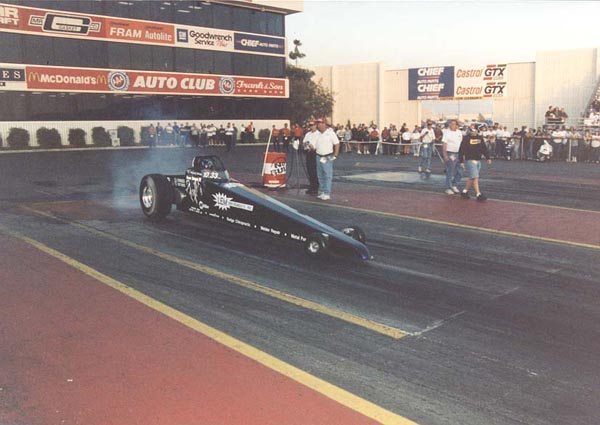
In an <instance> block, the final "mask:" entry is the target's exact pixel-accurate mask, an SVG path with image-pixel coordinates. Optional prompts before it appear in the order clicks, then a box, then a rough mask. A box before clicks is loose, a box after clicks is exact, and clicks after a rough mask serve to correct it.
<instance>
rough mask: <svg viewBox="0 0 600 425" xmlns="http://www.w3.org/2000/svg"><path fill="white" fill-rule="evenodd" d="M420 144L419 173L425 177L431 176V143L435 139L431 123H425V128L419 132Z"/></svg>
mask: <svg viewBox="0 0 600 425" xmlns="http://www.w3.org/2000/svg"><path fill="white" fill-rule="evenodd" d="M419 139H420V142H421V162H420V163H419V173H423V172H425V176H426V177H429V176H430V175H431V153H432V143H433V141H434V139H435V132H434V131H433V128H432V125H431V122H429V121H428V122H427V126H426V127H425V128H424V129H423V130H421V134H420V137H419Z"/></svg>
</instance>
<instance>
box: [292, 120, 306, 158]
mask: <svg viewBox="0 0 600 425" xmlns="http://www.w3.org/2000/svg"><path fill="white" fill-rule="evenodd" d="M293 134H294V142H293V143H294V149H298V148H299V146H300V142H301V141H302V138H303V137H304V130H302V127H300V125H298V123H296V124H294V133H293ZM299 152H302V150H299Z"/></svg>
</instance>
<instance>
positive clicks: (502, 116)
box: [492, 62, 536, 130]
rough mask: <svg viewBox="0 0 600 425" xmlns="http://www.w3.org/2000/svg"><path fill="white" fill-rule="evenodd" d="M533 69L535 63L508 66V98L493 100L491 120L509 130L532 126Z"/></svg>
mask: <svg viewBox="0 0 600 425" xmlns="http://www.w3.org/2000/svg"><path fill="white" fill-rule="evenodd" d="M535 69H536V64H535V62H526V63H511V64H508V69H507V74H508V88H507V94H508V96H507V97H506V98H500V99H494V101H493V115H492V118H493V120H494V121H495V122H498V123H500V124H503V125H506V126H507V127H508V128H509V129H511V130H512V129H513V128H515V127H518V128H519V129H520V128H521V126H524V125H526V126H528V127H530V126H533V125H534V123H535Z"/></svg>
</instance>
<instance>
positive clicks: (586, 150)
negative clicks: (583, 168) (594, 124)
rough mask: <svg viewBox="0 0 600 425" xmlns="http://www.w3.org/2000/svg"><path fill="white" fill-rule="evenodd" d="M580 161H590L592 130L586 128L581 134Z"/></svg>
mask: <svg viewBox="0 0 600 425" xmlns="http://www.w3.org/2000/svg"><path fill="white" fill-rule="evenodd" d="M582 148H583V149H582V151H581V162H592V132H591V131H590V130H587V131H586V132H585V134H584V135H583V146H582Z"/></svg>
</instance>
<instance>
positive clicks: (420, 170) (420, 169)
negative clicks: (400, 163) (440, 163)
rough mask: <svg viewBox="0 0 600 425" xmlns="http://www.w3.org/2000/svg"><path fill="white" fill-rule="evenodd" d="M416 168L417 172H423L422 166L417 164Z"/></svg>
mask: <svg viewBox="0 0 600 425" xmlns="http://www.w3.org/2000/svg"><path fill="white" fill-rule="evenodd" d="M417 170H418V171H419V173H422V172H423V168H422V167H421V166H420V165H419V168H417Z"/></svg>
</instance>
